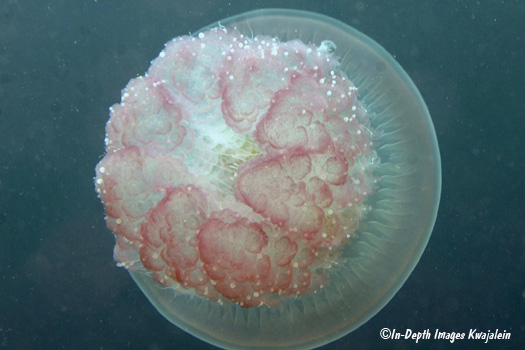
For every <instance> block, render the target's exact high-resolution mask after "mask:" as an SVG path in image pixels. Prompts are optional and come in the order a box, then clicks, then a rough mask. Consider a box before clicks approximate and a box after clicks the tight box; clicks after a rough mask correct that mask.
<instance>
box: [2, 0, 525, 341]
mask: <svg viewBox="0 0 525 350" xmlns="http://www.w3.org/2000/svg"><path fill="white" fill-rule="evenodd" d="M229 3H230V2H225V1H201V0H193V1H182V0H179V1H173V0H152V1H147V2H146V1H139V0H128V1H125V2H116V1H115V2H110V1H102V0H99V1H93V0H92V1H87V0H82V1H80V0H77V1H59V0H51V1H32V2H30V1H15V0H3V1H1V2H0V296H1V297H0V348H6V349H35V348H42V349H97V348H98V349H122V348H129V349H208V348H212V347H211V346H209V345H207V344H205V343H203V342H201V341H199V340H197V339H195V338H193V337H192V336H189V335H187V334H186V333H184V332H182V331H181V330H179V329H178V328H176V327H174V326H173V325H171V324H170V323H169V322H168V321H166V320H165V319H164V318H163V317H161V316H160V315H159V314H158V313H157V312H156V311H155V310H154V308H153V307H152V306H151V305H150V304H149V302H148V301H147V300H146V298H145V297H144V296H143V295H142V293H141V292H140V291H139V290H138V288H137V287H136V286H135V284H134V283H133V282H132V280H131V278H130V277H129V276H128V275H127V273H126V271H125V270H123V269H119V268H116V267H115V264H114V262H113V260H112V248H113V244H114V241H113V237H112V235H111V234H110V233H109V231H108V230H107V229H106V228H105V224H104V221H103V208H102V206H101V204H100V203H99V201H98V199H97V197H96V195H95V193H94V186H93V183H92V177H93V176H94V170H93V169H94V166H95V164H96V163H97V162H98V161H99V159H100V157H101V155H102V154H103V141H104V125H105V123H106V121H107V119H108V107H109V106H111V105H112V104H113V103H115V102H118V101H119V99H120V89H121V88H123V87H124V86H125V84H126V83H127V82H128V80H129V79H130V78H132V77H134V76H136V75H138V74H143V73H144V71H146V69H147V68H148V66H149V61H150V60H151V59H153V58H154V57H156V56H157V54H158V52H159V51H160V50H161V49H162V47H163V44H164V42H166V41H168V40H169V39H171V38H172V37H174V36H178V35H182V34H186V33H188V32H189V31H195V30H197V29H199V28H200V27H202V26H204V25H207V24H209V23H211V22H213V21H217V20H220V19H221V18H225V17H228V16H231V15H234V14H237V13H241V12H244V11H247V10H252V9H256V8H264V7H282V5H283V2H282V1H242V2H239V3H240V4H237V2H234V1H232V2H231V5H229ZM386 3H387V2H386V1H379V0H378V1H348V0H340V1H309V2H306V1H289V2H287V3H286V7H288V8H297V9H305V10H310V11H315V12H319V13H323V14H326V15H329V16H332V17H334V18H337V19H339V20H341V21H344V22H346V23H348V24H350V25H352V26H354V27H356V28H357V29H359V30H360V31H362V32H364V33H366V34H367V35H369V36H370V37H372V38H373V39H375V40H376V41H378V42H379V43H380V44H381V45H383V46H384V47H385V48H386V49H387V51H389V52H390V53H391V54H393V55H394V56H395V57H396V59H397V60H398V61H399V62H400V64H401V65H402V66H403V67H404V68H405V70H406V71H407V72H408V74H409V75H410V76H411V77H412V79H413V80H414V82H415V83H416V85H417V86H418V88H419V89H420V91H421V93H422V95H423V97H424V98H425V100H426V102H427V104H428V107H429V109H430V113H431V115H432V118H433V121H434V124H435V127H436V132H437V136H438V139H439V143H440V149H441V156H442V163H443V192H442V200H441V206H440V211H439V215H438V219H437V223H436V227H435V229H434V233H433V235H432V238H431V240H430V242H429V245H428V247H427V249H426V252H425V254H424V255H423V257H422V259H421V261H420V263H419V265H418V266H417V267H416V269H415V271H414V272H413V273H412V275H411V277H410V278H409V279H408V281H407V283H406V284H405V286H404V287H403V288H402V289H401V290H400V292H399V293H398V294H397V295H396V296H395V297H394V298H393V300H392V301H391V302H390V303H389V304H388V305H387V306H386V307H385V308H384V309H383V310H382V311H381V312H380V313H379V314H378V315H377V316H375V317H374V318H373V319H372V320H371V321H369V322H368V323H367V324H365V325H364V326H362V327H361V328H359V329H358V330H357V331H355V332H353V333H352V334H350V335H348V336H346V337H344V338H342V339H340V340H339V341H337V342H335V343H332V344H330V345H328V346H326V347H325V349H350V348H357V349H366V348H376V349H379V348H384V349H393V348H396V349H404V348H415V347H419V348H421V349H427V348H431V349H440V348H449V347H451V346H452V345H455V346H456V347H458V348H462V349H470V348H472V349H478V348H481V346H482V345H483V346H484V347H485V348H489V349H497V348H501V349H521V348H523V346H524V343H523V342H524V336H523V334H524V332H525V322H524V317H523V315H524V314H525V310H524V309H525V307H524V305H525V299H524V296H525V279H524V273H525V269H524V265H525V254H524V251H525V249H524V248H525V219H524V217H525V215H524V213H525V203H524V199H523V197H524V194H525V188H524V187H525V186H524V175H523V174H524V173H525V166H524V164H525V142H524V141H525V130H524V129H525V122H524V119H525V112H524V110H525V102H524V101H525V96H524V92H523V91H524V89H523V85H524V82H525V67H524V65H523V64H522V62H523V57H525V36H524V35H523V33H524V29H525V25H524V21H523V18H525V4H524V3H523V2H520V1H505V2H499V1H483V2H480V3H479V4H476V3H475V2H457V1H452V0H443V1H425V2H423V1H415V0H414V1H402V2H401V1H400V2H392V4H390V5H388V4H386ZM464 3H469V4H468V5H465V4H464ZM384 327H388V328H395V329H396V330H398V331H401V332H404V331H405V330H406V329H412V330H414V331H421V332H422V331H424V330H426V329H429V330H430V331H431V332H432V333H433V332H435V330H436V329H439V330H442V331H448V332H466V333H467V334H468V332H469V330H470V329H478V330H480V331H489V330H491V331H495V330H496V329H499V330H500V331H503V330H506V331H507V332H509V333H511V339H510V340H507V341H501V340H500V341H496V340H493V341H489V343H488V344H483V342H482V341H472V340H457V341H456V342H455V343H454V344H451V343H450V342H449V341H446V340H439V341H438V340H427V341H424V342H421V341H420V342H419V343H418V344H416V343H415V342H414V341H413V340H399V341H391V340H390V341H386V340H382V339H381V338H380V337H379V331H380V330H381V329H382V328H384Z"/></svg>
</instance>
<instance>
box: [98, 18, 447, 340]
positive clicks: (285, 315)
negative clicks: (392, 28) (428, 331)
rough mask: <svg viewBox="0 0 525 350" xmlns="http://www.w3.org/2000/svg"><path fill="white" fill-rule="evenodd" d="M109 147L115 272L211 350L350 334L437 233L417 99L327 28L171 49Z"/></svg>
mask: <svg viewBox="0 0 525 350" xmlns="http://www.w3.org/2000/svg"><path fill="white" fill-rule="evenodd" d="M106 132H107V140H108V141H107V145H106V151H107V155H106V156H105V157H104V159H103V160H102V161H101V162H100V163H99V165H97V169H96V171H97V177H96V189H97V192H98V194H99V196H100V198H101V199H102V201H103V203H104V205H105V207H106V212H107V217H106V220H107V223H108V227H109V228H110V229H111V230H112V231H113V232H114V233H115V236H116V238H117V244H116V247H115V259H116V260H117V261H118V262H119V264H120V265H121V266H124V267H126V268H127V269H128V270H129V271H130V274H131V276H132V277H133V279H134V280H135V282H136V283H137V285H138V286H139V287H140V288H141V289H142V291H143V292H144V294H145V295H146V296H147V297H148V299H149V300H150V301H151V303H152V304H153V305H154V306H155V307H156V308H157V310H158V311H159V312H160V313H161V314H162V315H163V316H164V317H166V318H167V319H168V320H169V321H170V322H172V323H173V324H175V325H176V326H178V327H179V328H181V329H183V330H185V331H186V332H188V333H190V334H192V335H194V336H195V337H197V338H199V339H202V340H204V341H206V342H208V343H211V344H213V345H216V346H220V347H223V348H229V349H234V348H238V349H268V348H283V349H308V348H314V347H318V346H322V345H324V344H327V343H329V342H331V341H334V340H336V339H338V338H340V337H342V336H344V335H346V334H348V333H350V332H352V331H353V330H355V329H356V328H358V327H359V326H361V325H362V324H364V323H365V322H367V321H368V320H369V319H370V318H371V317H372V316H374V315H375V314H376V313H377V312H379V310H381V308H383V307H384V306H385V305H386V304H387V303H388V301H389V300H390V299H391V298H392V297H393V296H394V295H395V293H396V292H397V291H398V290H399V288H401V286H402V285H403V283H404V282H405V281H406V279H407V278H408V276H409V275H410V273H411V272H412V270H413V269H414V267H415V265H416V264H417V262H418V261H419V258H420V257H421V254H422V253H423V250H424V248H425V246H426V244H427V242H428V239H429V237H430V234H431V232H432V228H433V226H434V222H435V219H436V214H437V209H438V203H439V197H440V190H441V165H440V157H439V150H438V145H437V140H436V135H435V132H434V128H433V125H432V121H431V119H430V115H429V113H428V110H427V108H426V105H425V103H424V101H423V99H422V97H421V95H420V94H419V92H418V90H417V89H416V87H415V86H414V84H413V82H412V81H411V80H410V78H409V77H408V76H407V74H406V73H405V72H404V70H403V69H402V68H401V67H400V66H399V65H398V64H397V62H395V60H394V59H393V58H392V57H391V56H390V55H389V54H388V53H387V52H386V51H385V50H384V49H383V48H381V47H380V46H379V45H378V44H377V43H375V42H374V41H372V40H371V39H370V38H368V37H366V36H365V35H363V34H361V33H359V32H358V31H356V30H355V29H353V28H351V27H349V26H347V25H346V24H343V23H341V22H338V21H336V20H334V19H331V18H328V17H325V16H322V15H317V14H314V13H309V12H303V11H294V10H258V11H253V12H248V13H245V14H242V15H238V16H234V17H231V18H227V19H225V20H223V21H221V22H220V24H219V26H216V25H211V26H209V27H207V28H204V29H202V30H201V31H199V32H198V35H196V36H195V37H194V38H191V37H182V38H176V39H174V40H173V41H172V42H170V43H168V44H167V46H166V49H165V50H164V51H163V52H162V53H161V54H160V55H159V57H158V58H157V59H156V60H155V61H153V63H152V66H151V67H150V69H149V71H148V73H147V74H146V75H145V76H144V77H140V78H137V79H133V80H132V81H130V83H129V84H128V86H127V87H126V89H125V90H124V91H123V95H122V102H121V103H120V104H119V105H115V106H113V107H112V109H111V119H110V121H109V122H108V125H107V127H106Z"/></svg>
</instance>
